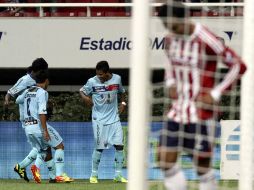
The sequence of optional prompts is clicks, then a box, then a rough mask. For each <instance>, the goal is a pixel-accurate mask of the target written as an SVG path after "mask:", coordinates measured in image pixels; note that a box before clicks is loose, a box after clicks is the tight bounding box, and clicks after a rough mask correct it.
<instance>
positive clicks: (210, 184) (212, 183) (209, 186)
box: [199, 170, 217, 190]
mask: <svg viewBox="0 0 254 190" xmlns="http://www.w3.org/2000/svg"><path fill="white" fill-rule="evenodd" d="M199 190H217V181H216V179H215V175H214V171H213V170H209V171H208V172H207V173H205V174H203V175H201V176H200V183H199Z"/></svg>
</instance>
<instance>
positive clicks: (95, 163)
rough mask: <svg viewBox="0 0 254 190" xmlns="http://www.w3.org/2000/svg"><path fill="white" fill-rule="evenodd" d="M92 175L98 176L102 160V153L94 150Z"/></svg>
mask: <svg viewBox="0 0 254 190" xmlns="http://www.w3.org/2000/svg"><path fill="white" fill-rule="evenodd" d="M92 160H93V161H92V173H91V176H98V167H99V163H100V160H101V152H99V151H97V150H94V151H93V155H92Z"/></svg>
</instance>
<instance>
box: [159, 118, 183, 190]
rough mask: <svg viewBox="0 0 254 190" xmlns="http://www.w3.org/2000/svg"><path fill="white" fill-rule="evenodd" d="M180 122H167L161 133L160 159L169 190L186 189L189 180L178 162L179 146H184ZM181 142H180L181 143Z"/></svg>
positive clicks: (165, 183) (165, 182)
mask: <svg viewBox="0 0 254 190" xmlns="http://www.w3.org/2000/svg"><path fill="white" fill-rule="evenodd" d="M179 128H180V126H179V124H178V123H175V122H172V121H169V122H168V123H165V125H164V128H163V130H162V132H161V135H160V145H159V148H158V161H159V166H160V168H161V169H162V170H163V171H164V175H165V178H164V185H165V187H166V189H167V190H186V189H187V181H186V178H185V176H184V173H183V171H182V169H181V168H180V166H179V165H178V164H177V157H178V151H180V150H179V146H180V148H181V146H183V144H181V143H182V138H181V136H179V134H180V133H179ZM179 143H180V144H179Z"/></svg>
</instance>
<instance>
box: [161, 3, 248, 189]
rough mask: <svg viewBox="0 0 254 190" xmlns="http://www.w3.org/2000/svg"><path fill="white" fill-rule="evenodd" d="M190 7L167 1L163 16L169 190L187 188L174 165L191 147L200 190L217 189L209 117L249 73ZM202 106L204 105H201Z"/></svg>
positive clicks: (163, 147)
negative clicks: (192, 17) (222, 67)
mask: <svg viewBox="0 0 254 190" xmlns="http://www.w3.org/2000/svg"><path fill="white" fill-rule="evenodd" d="M188 15H189V10H188V8H187V7H185V6H184V5H183V4H181V3H174V5H164V6H162V7H161V9H160V12H159V17H160V18H161V19H162V21H163V24H164V26H165V27H166V29H168V30H169V31H171V32H172V33H170V34H169V35H168V36H166V42H165V43H166V44H165V45H166V46H165V47H166V54H167V56H168V60H169V64H168V65H167V68H166V75H165V80H166V86H167V87H168V88H169V97H170V98H171V99H172V105H171V108H170V110H169V112H168V113H167V117H168V119H169V121H168V122H167V124H166V125H165V127H164V129H163V130H162V134H161V136H160V148H159V160H160V167H161V168H162V169H163V170H164V171H165V186H166V188H167V189H168V190H185V189H186V188H187V184H186V180H185V177H184V175H183V172H182V171H181V169H180V168H179V166H178V165H177V164H176V161H177V156H178V154H179V153H180V152H181V151H182V150H184V151H187V152H188V153H189V154H190V155H191V156H192V157H193V160H194V163H195V164H196V165H197V166H198V167H197V172H198V174H199V176H200V185H199V189H200V190H215V189H216V188H217V186H216V180H215V177H214V174H213V171H212V170H211V169H210V161H211V156H212V154H211V151H212V142H211V141H210V140H209V138H208V136H209V128H211V127H214V126H210V125H209V122H208V121H209V120H215V119H216V118H215V117H216V115H217V114H218V113H217V109H214V108H215V107H216V105H217V104H218V102H219V100H220V97H221V95H222V94H223V93H225V92H226V91H227V90H229V89H230V87H231V85H232V84H233V83H234V82H235V81H237V79H238V78H239V77H240V76H241V75H242V74H243V73H244V72H245V70H246V66H245V65H244V63H243V61H242V60H241V59H240V57H239V56H238V55H236V53H235V52H234V51H233V50H232V49H230V48H228V47H226V46H225V45H224V44H222V43H221V41H220V40H218V39H217V38H216V35H214V34H213V33H212V32H210V31H209V30H208V29H207V28H206V27H204V26H202V25H201V24H199V23H192V22H191V21H190V20H189V19H188ZM220 62H222V63H223V64H225V65H226V66H227V67H228V68H229V70H228V72H227V73H226V75H225V76H224V77H223V78H222V79H221V80H220V79H218V75H219V73H217V72H216V69H217V66H218V64H219V63H220ZM200 105H201V106H200Z"/></svg>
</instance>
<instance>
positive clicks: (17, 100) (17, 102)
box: [16, 90, 27, 104]
mask: <svg viewBox="0 0 254 190" xmlns="http://www.w3.org/2000/svg"><path fill="white" fill-rule="evenodd" d="M26 94H27V90H25V91H24V92H23V93H22V94H21V95H19V96H18V97H17V99H16V104H23V103H24V99H25V96H26Z"/></svg>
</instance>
